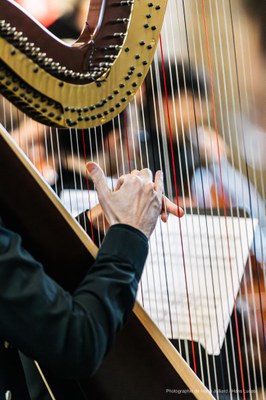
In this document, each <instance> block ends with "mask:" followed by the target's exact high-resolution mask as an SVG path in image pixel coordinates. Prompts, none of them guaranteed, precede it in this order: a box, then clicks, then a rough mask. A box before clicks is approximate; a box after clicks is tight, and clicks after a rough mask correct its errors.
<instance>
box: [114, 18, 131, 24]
mask: <svg viewBox="0 0 266 400" xmlns="http://www.w3.org/2000/svg"><path fill="white" fill-rule="evenodd" d="M115 22H118V23H123V24H127V23H128V22H129V18H117V19H116V21H115Z"/></svg>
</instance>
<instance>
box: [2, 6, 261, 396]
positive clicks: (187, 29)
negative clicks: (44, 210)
mask: <svg viewBox="0 0 266 400" xmlns="http://www.w3.org/2000/svg"><path fill="white" fill-rule="evenodd" d="M92 3H93V6H95V8H96V14H95V15H96V17H95V19H92V20H91V19H90V20H89V19H88V24H87V25H86V26H87V29H85V30H84V31H83V33H82V35H81V38H80V39H78V40H77V42H76V43H75V45H74V47H73V49H71V50H73V56H72V55H71V56H64V57H65V58H63V61H64V62H63V64H64V65H61V64H60V62H59V61H58V59H57V57H58V52H57V51H56V50H52V53H51V54H49V51H50V46H49V49H48V48H47V44H46V43H44V42H46V40H45V39H42V37H41V35H40V39H38V40H40V42H38V41H37V37H38V35H37V32H35V31H34V30H33V33H32V35H33V36H32V37H30V36H29V33H27V35H20V32H23V28H24V26H25V23H24V22H22V23H21V26H19V25H17V24H18V23H19V22H18V21H15V20H14V18H15V16H14V15H15V14H14V4H13V2H4V1H3V0H2V1H1V3H0V4H1V6H2V5H3V4H8V5H10V6H11V7H12V8H9V7H1V20H3V21H4V22H2V23H1V32H2V34H1V50H0V51H1V53H0V58H1V76H0V77H1V83H0V88H1V91H2V93H3V94H4V95H5V96H6V97H7V98H8V99H9V100H11V101H12V102H14V104H15V105H16V107H17V108H19V109H21V110H22V111H23V113H21V112H20V111H14V109H12V106H10V104H9V103H8V102H7V101H6V100H4V99H3V100H2V109H3V117H2V121H3V123H4V125H6V127H7V128H8V130H9V131H10V133H11V135H13V137H14V139H15V140H16V141H17V143H18V144H19V145H20V146H21V147H22V149H23V150H24V151H25V153H26V154H27V155H28V157H29V158H30V159H31V160H32V162H33V163H34V164H35V165H36V167H37V168H38V169H39V171H40V173H41V174H42V175H43V176H44V177H45V179H46V180H48V181H49V183H50V184H51V185H52V187H53V188H54V190H55V191H57V192H58V194H59V195H60V196H61V199H62V200H63V202H64V203H65V205H66V207H69V209H70V212H72V213H73V214H75V212H77V210H79V208H80V207H81V209H85V208H86V207H87V206H88V203H90V206H91V205H92V204H93V202H94V197H93V196H94V193H93V191H92V190H90V189H91V187H90V183H89V182H88V179H87V177H86V173H85V169H84V164H85V162H84V161H86V160H87V159H89V158H90V159H94V160H95V161H98V162H99V163H101V165H102V167H103V168H104V170H105V171H106V173H107V175H109V176H110V184H111V185H114V181H115V179H116V178H117V177H118V176H119V175H120V174H123V173H127V172H130V171H131V170H133V169H134V168H143V167H146V166H148V167H150V168H151V169H154V170H155V169H156V168H162V169H163V170H164V173H165V181H166V182H165V190H166V192H167V195H168V196H169V197H171V198H173V199H175V200H176V201H177V202H178V204H180V205H182V206H183V207H184V208H185V211H186V216H185V217H184V220H183V221H184V222H176V221H171V220H170V221H169V222H170V223H169V225H167V226H162V225H158V227H157V228H158V229H157V230H156V232H155V235H154V237H153V239H152V242H151V251H150V259H149V262H148V264H147V267H146V270H145V272H144V275H143V279H142V283H141V285H140V290H139V303H140V304H142V306H144V309H145V310H146V312H147V314H148V315H150V316H151V318H152V319H153V320H154V321H155V324H156V325H158V326H159V328H160V330H161V331H162V332H163V335H162V336H161V334H158V335H159V336H160V338H159V339H158V336H157V335H155V336H157V339H156V340H158V342H157V344H156V346H155V348H154V347H152V349H151V350H153V351H154V352H156V351H155V349H156V348H157V347H158V345H159V347H160V348H161V350H163V353H165V352H166V353H167V355H168V357H166V358H167V359H168V360H169V359H170V360H171V363H170V364H171V365H173V366H174V370H175V373H176V376H181V380H183V381H184V382H185V385H186V387H184V386H182V385H183V384H182V383H179V381H176V382H178V383H176V384H175V383H174V382H175V380H174V379H173V380H170V382H171V383H169V387H164V388H163V390H164V393H162V392H160V393H159V398H168V397H169V398H172V397H174V398H175V396H176V395H177V394H178V393H181V394H182V393H183V395H184V396H188V395H191V396H192V397H196V398H204V399H206V398H207V397H208V396H211V395H210V394H209V392H207V391H205V389H204V388H206V390H207V389H208V390H209V391H210V393H212V395H213V396H214V397H215V398H217V399H219V398H222V397H223V395H224V394H227V395H228V396H229V398H233V396H234V395H235V396H236V397H237V398H243V399H248V398H251V396H255V398H257V397H258V396H259V393H260V395H262V398H263V396H264V380H265V272H264V265H265V254H264V251H265V250H264V247H263V244H264V232H263V229H264V221H265V205H264V200H263V198H264V197H265V196H264V192H263V191H264V176H263V173H262V168H261V162H262V160H256V157H255V155H254V153H252V151H251V149H252V144H251V143H250V142H249V141H250V140H251V139H250V136H249V135H247V133H248V132H247V127H248V122H247V120H246V119H245V116H246V117H249V115H250V114H251V111H252V110H251V107H250V102H249V98H248V96H247V91H248V81H250V82H251V84H252V60H251V50H252V49H251V44H250V36H249V31H248V29H246V27H245V25H244V16H242V15H241V11H240V9H239V5H238V2H232V1H230V0H228V1H226V0H223V1H217V0H213V1H212V0H210V1H208V2H207V1H202V2H198V1H197V0H189V1H186V2H184V1H181V0H175V1H171V2H168V8H167V12H166V19H165V22H164V25H163V28H162V33H161V36H160V37H159V45H158V48H157V51H156V53H155V57H154V62H153V65H152V67H151V68H150V69H149V62H150V60H151V57H152V56H153V54H154V52H155V49H156V40H157V39H158V36H159V31H160V24H161V23H162V21H161V22H158V21H156V22H153V21H154V20H153V18H156V16H157V14H159V13H160V12H162V14H163V8H164V6H165V4H164V5H163V2H160V3H159V2H157V3H158V4H157V3H155V2H141V1H121V2H111V1H110V2H108V1H107V0H106V2H104V1H103V2H97V1H95V2H92ZM143 3H145V4H143ZM118 5H119V7H118ZM8 9H9V10H12V12H8ZM118 9H119V12H120V11H121V13H123V14H121V15H120V14H119V16H118V15H117V13H118ZM120 9H121V10H120ZM144 9H145V11H144V12H143V10H144ZM114 10H115V11H114ZM136 10H138V11H136ZM104 11H105V12H104ZM107 11H108V12H107ZM109 12H110V14H109V15H108V13H109ZM112 12H114V14H112ZM21 18H22V16H21V15H20V17H19V19H20V20H21ZM23 18H24V17H23ZM117 18H118V20H119V21H117ZM134 18H135V19H134ZM114 20H115V21H114ZM14 21H15V22H14ZM22 21H24V20H23V19H22ZM95 21H96V22H95ZM98 21H100V23H98ZM9 23H10V25H8V24H9ZM88 27H89V28H88ZM118 27H119V29H120V28H121V31H118ZM14 28H15V29H14ZM105 29H106V31H105ZM106 32H107V33H106ZM117 33H118V35H115V34H117ZM119 33H120V34H119ZM138 34H139V35H140V36H137V35H138ZM93 35H94V36H95V37H94V36H93ZM114 35H115V36H114ZM130 35H131V36H130ZM25 36H27V38H28V39H27V40H23V39H25ZM106 37H107V39H108V41H106V40H107V39H106ZM20 38H22V40H20ZM92 38H93V40H92ZM51 40H52V39H51ZM53 40H54V39H53ZM109 40H110V41H109ZM32 43H33V45H31V44H32ZM38 43H40V44H38ZM84 43H87V45H84ZM42 46H44V47H42ZM60 46H63V45H62V44H61V43H60ZM36 47H37V48H38V47H40V50H38V51H36ZM31 48H33V49H31ZM61 48H62V54H66V53H65V51H64V50H63V47H60V49H61ZM31 51H32V53H31ZM44 53H46V54H44ZM60 53H61V52H60ZM29 54H32V55H29ZM76 54H79V55H80V58H79V57H78V56H76ZM105 56H107V57H105ZM76 57H77V59H78V60H79V61H81V63H80V64H72V61H73V62H74V59H76ZM106 60H108V61H106ZM84 62H85V64H84ZM57 63H59V65H57ZM68 63H70V64H68ZM244 66H245V67H244ZM64 67H65V68H64ZM60 68H61V69H60ZM116 68H117V69H116ZM36 69H37V72H34V70H35V71H36ZM30 71H31V72H32V71H33V73H32V74H31V77H30ZM146 73H148V76H147V78H146V79H145V82H144V83H143V85H142V87H141V88H140V89H139V90H138V93H137V94H136V91H137V89H138V87H139V86H140V84H141V83H142V82H143V80H144V77H145V75H146ZM32 76H33V77H32ZM55 82H57V84H56V85H55V84H54V83H55ZM112 85H113V86H112ZM75 86H76V87H77V93H76V94H75ZM251 86H252V85H251ZM51 87H52V89H55V90H51ZM64 89H66V91H65V92H64V93H65V94H62V93H63V90H64ZM51 92H52V93H51ZM135 94H136V96H135V97H134V95H135ZM53 96H54V97H53ZM89 96H91V97H89ZM83 101H84V102H83ZM126 106H127V108H126ZM43 109H44V110H43ZM122 110H124V111H123V112H122V113H121V111H122ZM24 113H26V114H28V115H29V116H31V117H32V118H33V119H34V120H37V121H39V122H40V123H43V124H45V125H43V124H42V125H40V124H37V123H35V122H34V121H32V120H29V119H28V117H26V116H25V114H24ZM115 115H117V116H116V117H115ZM103 123H104V125H102V124H103ZM16 124H17V126H16ZM47 124H49V125H50V126H49V127H48V126H47ZM62 127H67V129H66V130H65V129H62ZM250 129H251V128H250ZM229 160H230V162H229ZM255 161H257V165H255V164H254V163H255ZM255 172H256V173H255ZM100 222H101V221H99V224H100ZM88 230H89V227H88ZM140 314H141V315H140ZM134 315H135V316H136V315H137V316H138V317H140V319H139V321H142V322H143V315H145V317H144V321H145V323H144V325H145V329H147V331H148V333H149V334H151V336H153V333H154V332H156V333H158V331H157V328H156V325H153V323H151V322H150V320H149V318H148V316H146V314H143V312H142V309H141V308H140V307H139V306H136V309H135V314H134ZM133 325H134V324H133ZM131 327H132V325H130V324H129V331H130V328H131ZM165 337H168V339H170V341H171V342H172V344H173V345H174V346H175V347H176V348H177V349H178V352H179V354H180V355H181V358H179V356H178V355H177V353H176V351H175V350H174V349H173V348H171V346H170V347H169V343H168V341H167V340H166V339H165ZM162 338H163V339H162ZM161 339H162V341H161ZM121 340H122V342H123V337H122V339H121ZM124 341H125V343H126V339H124ZM130 343H131V342H130ZM116 352H117V353H118V354H119V350H116ZM112 357H113V354H112V355H111V358H112ZM177 360H179V361H177ZM182 360H185V363H184V364H183V361H182ZM164 361H165V359H164ZM157 362H158V361H157ZM179 362H180V364H179ZM163 365H164V368H166V371H167V366H165V363H164V362H163ZM184 371H185V372H184ZM191 371H194V372H191ZM104 374H105V370H103V376H105V375H104ZM197 376H198V378H197ZM151 382H152V380H151ZM168 382H169V381H168ZM152 384H153V383H151V385H152ZM179 385H180V386H179ZM143 393H144V392H143ZM129 395H130V393H129ZM142 395H143V394H142ZM145 395H146V397H145V398H148V396H149V394H147V392H146V394H145ZM145 395H144V396H145ZM139 396H141V394H138V397H137V398H141V397H139ZM106 398H108V397H106ZM114 398H117V397H116V395H114ZM132 398H136V396H135V397H134V394H133V397H132ZM152 398H156V397H154V393H153V395H152ZM186 398H187V397H186Z"/></svg>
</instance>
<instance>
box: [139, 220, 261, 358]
mask: <svg viewBox="0 0 266 400" xmlns="http://www.w3.org/2000/svg"><path fill="white" fill-rule="evenodd" d="M256 226H257V221H254V220H253V223H252V220H251V219H249V218H234V217H228V216H227V217H226V218H225V217H223V216H221V217H218V216H203V215H200V216H199V215H194V216H193V215H189V214H187V215H185V216H184V217H183V218H181V219H180V220H179V219H177V218H175V217H173V216H170V218H169V221H168V223H167V224H164V223H162V222H160V221H159V222H158V224H157V226H156V230H155V232H154V233H153V235H152V237H151V241H150V254H149V257H148V260H147V263H146V268H145V270H144V273H143V277H142V280H141V285H140V288H139V292H138V300H139V302H140V303H141V304H142V305H143V306H144V308H145V309H146V311H147V312H148V313H149V315H150V316H151V318H152V319H153V320H154V321H155V323H157V325H158V326H159V328H160V329H161V330H162V332H164V334H165V335H166V336H167V337H169V338H180V339H188V340H191V338H192V337H193V340H194V341H197V342H199V343H201V344H202V346H203V347H204V348H205V350H206V351H207V352H208V353H209V354H215V355H218V354H219V353H220V349H221V347H222V345H223V342H224V337H225V333H226V330H227V328H228V324H229V321H230V318H231V315H232V311H233V307H234V303H235V299H236V296H237V293H238V290H239V287H240V282H241V278H242V276H243V272H244V267H245V265H246V260H247V257H248V253H249V248H250V245H251V242H252V238H253V235H254V232H253V228H255V227H256ZM227 237H228V239H227Z"/></svg>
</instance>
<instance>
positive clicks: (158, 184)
mask: <svg viewBox="0 0 266 400" xmlns="http://www.w3.org/2000/svg"><path fill="white" fill-rule="evenodd" d="M154 190H155V191H156V192H157V196H158V198H159V200H160V202H161V203H162V198H163V173H162V171H157V172H156V174H155V179H154Z"/></svg>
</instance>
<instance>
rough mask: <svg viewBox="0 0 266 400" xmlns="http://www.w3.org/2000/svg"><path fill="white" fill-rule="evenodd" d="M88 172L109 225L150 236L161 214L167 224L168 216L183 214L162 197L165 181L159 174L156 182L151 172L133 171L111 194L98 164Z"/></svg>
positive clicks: (120, 181) (122, 178)
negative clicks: (133, 228) (125, 226)
mask: <svg viewBox="0 0 266 400" xmlns="http://www.w3.org/2000/svg"><path fill="white" fill-rule="evenodd" d="M87 169H88V172H89V174H90V176H91V179H92V180H93V182H94V184H95V188H96V190H97V192H98V197H99V201H100V204H101V208H102V210H103V212H104V214H105V219H106V220H107V224H109V225H113V224H117V223H124V224H128V225H131V226H133V227H135V228H137V229H139V230H141V231H142V232H143V233H144V234H145V235H146V236H147V237H150V235H151V233H152V231H153V229H154V227H155V225H156V221H157V218H158V216H159V215H160V214H161V218H162V220H163V221H164V222H166V221H167V217H168V214H169V213H173V214H174V215H177V216H182V215H183V210H182V209H181V208H179V207H177V206H176V205H175V204H174V203H172V202H171V201H170V200H169V199H167V198H166V197H165V196H163V195H162V188H163V182H162V174H161V172H160V171H158V172H157V173H156V176H155V181H154V182H153V180H152V173H151V171H150V170H148V169H144V170H141V171H133V172H132V173H131V174H128V175H124V176H122V177H120V178H119V180H118V183H117V186H116V188H115V191H114V192H112V191H111V190H110V189H109V188H108V186H107V184H106V182H105V177H104V173H103V171H102V170H101V168H100V167H99V166H98V165H97V164H95V163H93V162H89V163H88V164H87ZM101 208H100V207H99V206H97V210H96V213H97V218H99V216H100V219H101ZM90 215H91V213H90ZM92 215H95V213H94V212H93V213H92ZM92 223H93V220H92Z"/></svg>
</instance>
